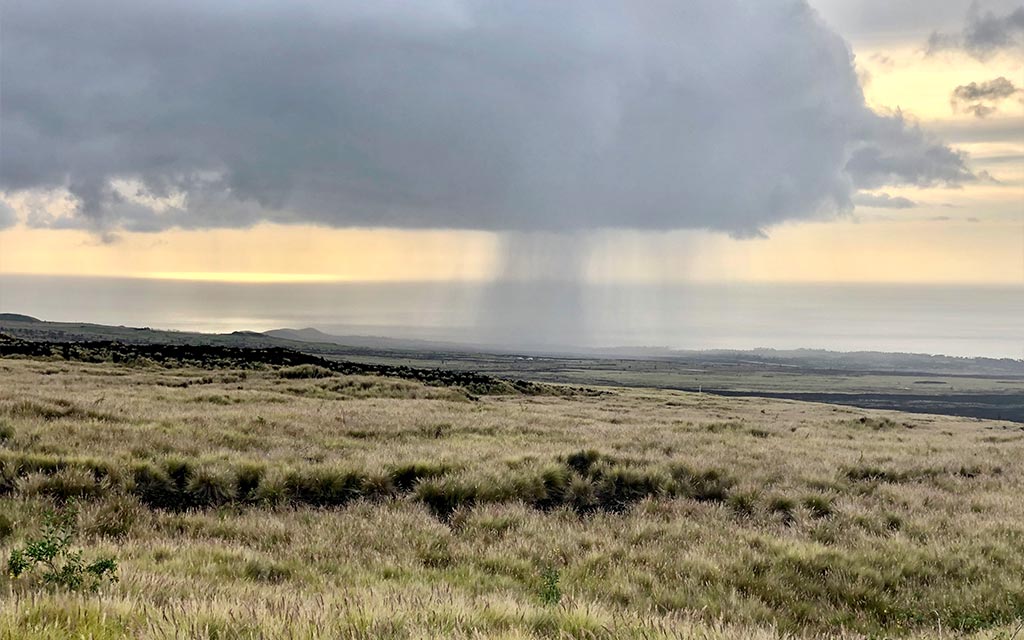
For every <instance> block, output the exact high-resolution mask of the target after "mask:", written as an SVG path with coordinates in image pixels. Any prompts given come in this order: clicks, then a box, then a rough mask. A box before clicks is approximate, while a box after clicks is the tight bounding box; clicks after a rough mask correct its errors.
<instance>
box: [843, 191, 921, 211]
mask: <svg viewBox="0 0 1024 640" xmlns="http://www.w3.org/2000/svg"><path fill="white" fill-rule="evenodd" d="M853 203H854V204H855V205H857V206H858V207H873V208H875V209H912V208H914V207H916V206H917V203H916V202H914V201H913V200H911V199H909V198H904V197H903V196H890V195H889V194H888V193H858V194H856V195H855V196H853Z"/></svg>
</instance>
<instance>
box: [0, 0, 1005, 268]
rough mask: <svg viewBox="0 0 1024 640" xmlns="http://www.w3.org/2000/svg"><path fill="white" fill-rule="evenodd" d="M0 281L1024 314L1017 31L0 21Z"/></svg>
mask: <svg viewBox="0 0 1024 640" xmlns="http://www.w3.org/2000/svg"><path fill="white" fill-rule="evenodd" d="M0 12H2V22H0V274H4V273H6V274H15V273H18V274H24V273H31V274H71V275H93V276H122V277H123V276H131V277H140V278H164V279H167V278H169V279H191V280H226V281H244V282H282V281H283V282H289V281H313V282H319V281H334V280H337V281H349V282H362V281H368V282H380V281H418V280H427V281H450V280H460V281H462V280H468V281H489V280H493V279H496V278H499V279H512V280H535V279H556V280H557V279H573V280H582V281H588V282H662V281H704V282H715V281H752V282H928V283H981V284H1007V283H1010V284H1024V4H1022V3H1021V2H1019V0H1018V1H1017V2H1006V1H1002V0H991V1H986V2H976V3H972V2H970V1H961V0H949V1H934V0H904V1H893V0H889V1H883V0H865V1H861V2H849V1H847V0H812V1H811V2H810V4H807V3H805V2H801V1H797V0H758V1H754V0H719V1H716V2H711V1H710V0H709V1H704V2H689V3H679V2H674V1H672V2H670V1H668V0H643V1H633V0H631V1H630V2H625V1H622V0H620V1H613V0H600V1H597V2H594V1H592V0H588V1H586V2H585V1H583V0H566V1H565V2H559V3H551V2H547V1H544V0H517V1H516V2H494V1H488V2H484V1H482V0H444V1H436V2H431V3H408V2H400V1H398V0H384V1H381V2H377V3H364V2H356V1H341V2H330V3H327V2H322V3H308V2H299V3H295V2H283V1H280V0H259V1H258V2H245V3H243V2H238V1H236V0H203V1H201V2H200V1H199V0H185V1H183V2H177V3H173V4H171V3H155V2H144V1H143V2H140V1H138V0H134V1H131V2H129V1H127V0H112V1H107V0H105V1H103V2H99V1H98V0H82V1H80V2H76V3H71V4H68V3H58V2H50V1H48V0H35V1H32V2H28V1H27V0H2V9H0Z"/></svg>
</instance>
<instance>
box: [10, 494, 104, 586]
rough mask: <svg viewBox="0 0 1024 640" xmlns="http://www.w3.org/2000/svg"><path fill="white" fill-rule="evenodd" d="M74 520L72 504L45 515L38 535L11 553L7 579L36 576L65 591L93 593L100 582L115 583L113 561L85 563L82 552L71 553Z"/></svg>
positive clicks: (74, 528)
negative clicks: (9, 577)
mask: <svg viewBox="0 0 1024 640" xmlns="http://www.w3.org/2000/svg"><path fill="white" fill-rule="evenodd" d="M77 519H78V510H77V508H75V506H74V504H71V505H69V506H68V507H66V508H65V509H64V510H63V511H60V512H52V511H51V512H49V513H47V515H46V520H45V522H44V524H43V531H42V535H41V536H40V537H39V538H35V539H30V540H29V541H28V542H26V543H25V546H24V547H22V548H18V549H14V550H13V551H11V555H10V557H9V558H8V560H7V573H8V574H9V575H10V576H11V578H13V579H18V578H21V577H23V576H25V575H30V574H37V575H38V576H39V578H40V579H41V580H42V582H43V584H45V585H47V586H50V587H55V588H63V589H67V590H69V591H93V590H95V589H97V588H98V587H99V586H100V585H101V584H103V583H104V582H116V581H117V561H116V560H115V559H114V558H99V559H98V560H96V561H94V562H91V563H89V564H85V562H84V561H83V560H82V551H81V550H78V551H72V550H71V543H72V541H73V540H74V538H75V536H76V534H77V527H76V523H77Z"/></svg>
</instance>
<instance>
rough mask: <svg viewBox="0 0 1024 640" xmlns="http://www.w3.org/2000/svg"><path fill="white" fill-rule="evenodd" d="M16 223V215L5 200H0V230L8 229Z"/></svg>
mask: <svg viewBox="0 0 1024 640" xmlns="http://www.w3.org/2000/svg"><path fill="white" fill-rule="evenodd" d="M16 224H18V215H17V214H16V213H15V212H14V209H12V208H11V207H10V205H8V204H7V203H6V202H4V201H2V200H0V230H3V229H8V228H10V227H13V226H14V225H16Z"/></svg>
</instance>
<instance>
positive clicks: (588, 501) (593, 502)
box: [565, 476, 599, 513]
mask: <svg viewBox="0 0 1024 640" xmlns="http://www.w3.org/2000/svg"><path fill="white" fill-rule="evenodd" d="M565 501H566V504H568V505H569V506H570V507H572V508H573V510H574V511H576V512H577V513H590V512H591V511H594V510H595V509H597V507H598V506H599V505H598V500H597V490H596V489H594V483H593V482H591V481H590V480H588V479H587V478H581V477H579V476H573V477H572V479H571V480H570V481H569V487H568V488H567V489H566V495H565Z"/></svg>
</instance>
